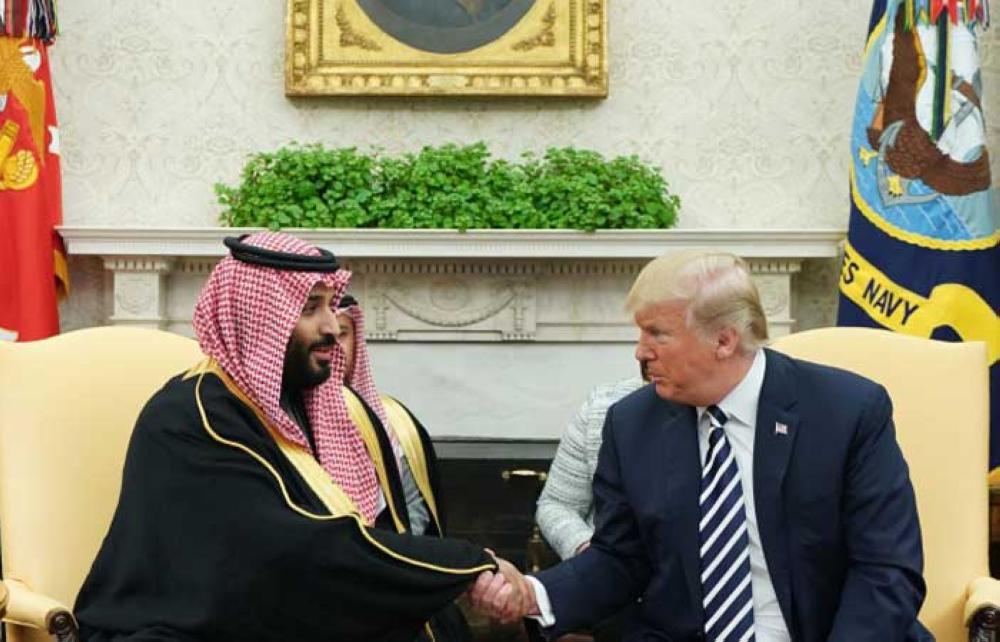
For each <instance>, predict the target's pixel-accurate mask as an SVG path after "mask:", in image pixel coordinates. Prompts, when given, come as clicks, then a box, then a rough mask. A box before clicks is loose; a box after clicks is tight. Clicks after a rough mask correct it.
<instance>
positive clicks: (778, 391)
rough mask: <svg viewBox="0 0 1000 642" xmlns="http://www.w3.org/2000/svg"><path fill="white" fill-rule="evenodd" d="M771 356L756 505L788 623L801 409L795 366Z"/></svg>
mask: <svg viewBox="0 0 1000 642" xmlns="http://www.w3.org/2000/svg"><path fill="white" fill-rule="evenodd" d="M765 354H766V357H767V367H766V370H765V372H764V384H763V387H762V388H761V391H760V401H759V403H758V406H757V428H756V431H755V436H754V453H753V485H754V504H755V508H756V512H757V527H758V529H759V530H760V540H761V546H762V547H763V549H764V557H765V559H766V560H767V568H768V572H769V573H770V575H771V583H772V584H773V585H774V591H775V593H776V594H777V597H778V603H779V605H780V606H781V612H782V613H783V614H784V616H785V622H786V623H791V622H793V619H792V617H791V616H792V610H791V605H792V594H791V580H790V577H789V562H788V542H787V532H786V528H785V525H786V524H787V519H786V516H785V502H784V499H783V497H782V483H783V481H784V479H785V472H786V471H787V469H788V459H789V457H790V456H791V453H792V446H793V445H794V442H795V436H796V434H797V433H798V428H799V416H798V414H797V413H796V411H795V404H796V401H797V392H796V386H795V382H796V379H795V374H794V372H793V370H794V367H795V366H794V363H793V362H792V361H791V360H789V359H788V358H787V357H784V356H782V355H780V354H778V353H775V352H772V351H771V350H766V351H765Z"/></svg>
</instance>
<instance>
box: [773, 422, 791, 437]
mask: <svg viewBox="0 0 1000 642" xmlns="http://www.w3.org/2000/svg"><path fill="white" fill-rule="evenodd" d="M774 434H776V435H787V434H788V425H787V424H783V423H781V422H780V421H776V422H774Z"/></svg>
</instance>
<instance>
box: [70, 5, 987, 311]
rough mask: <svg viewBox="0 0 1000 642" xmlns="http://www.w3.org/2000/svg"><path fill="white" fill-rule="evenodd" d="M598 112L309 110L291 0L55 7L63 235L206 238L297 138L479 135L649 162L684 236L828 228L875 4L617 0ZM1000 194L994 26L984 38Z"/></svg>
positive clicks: (810, 296)
mask: <svg viewBox="0 0 1000 642" xmlns="http://www.w3.org/2000/svg"><path fill="white" fill-rule="evenodd" d="M608 1H609V4H610V6H609V23H610V38H609V40H610V54H611V64H610V71H611V93H610V97H609V98H608V99H606V100H603V101H558V100H534V99H523V100H514V101H509V100H503V101H501V100H485V99H475V100H470V99H462V100H443V99H429V100H428V99H423V100H408V99H389V100H368V99H361V98H353V99H318V100H316V99H297V100H290V99H288V98H285V96H284V94H283V89H282V76H281V73H282V72H281V70H282V64H283V41H282V39H283V16H284V2H283V1H282V0H269V1H267V2H260V1H257V0H214V1H213V2H205V1H204V0H156V1H149V2H121V1H119V0H86V2H83V1H76V2H64V3H62V4H60V7H59V8H60V11H61V14H60V27H61V28H62V30H63V35H62V36H61V38H60V39H59V41H58V43H57V45H56V47H55V48H54V49H53V60H54V76H55V82H56V93H57V101H58V105H57V106H58V109H59V116H60V119H61V121H62V154H63V167H64V182H65V197H66V198H65V201H66V205H65V221H66V223H67V224H68V225H125V226H173V225H178V226H202V225H214V224H215V221H216V217H217V214H218V207H217V206H216V205H215V197H214V195H213V193H212V184H213V183H214V182H216V181H224V182H233V181H235V180H237V177H238V174H239V170H240V167H241V165H242V163H243V160H244V158H245V157H246V155H247V154H248V153H250V152H253V151H255V150H263V149H272V148H274V147H276V146H279V145H282V144H285V143H287V142H289V141H291V140H299V141H323V142H325V143H327V144H331V145H359V146H363V147H365V146H371V145H377V146H380V147H383V148H385V149H387V150H390V151H400V150H412V149H417V148H419V147H420V146H421V145H424V144H429V143H440V142H443V141H460V142H464V141H472V140H477V139H483V140H486V141H488V142H489V143H490V145H491V146H492V148H493V149H494V150H495V151H496V152H498V153H500V154H503V155H506V156H515V155H517V154H518V153H519V152H521V151H522V150H525V149H531V150H536V151H538V150H542V149H544V148H545V147H546V146H549V145H581V146H590V147H595V148H597V149H599V150H601V151H603V152H605V153H608V154H633V153H634V154H639V155H640V156H642V157H643V158H645V159H647V160H650V161H653V162H655V163H657V164H659V165H661V166H662V167H663V173H664V175H665V176H666V177H667V179H668V180H669V182H670V184H671V186H672V188H673V189H674V190H675V191H676V192H677V193H679V194H680V195H681V197H682V199H683V210H682V213H681V218H680V226H681V227H685V228H727V227H728V228H759V227H763V228H790V227H791V228H795V227H800V228H811V227H818V228H828V227H844V226H846V220H847V192H846V188H847V159H848V157H847V153H848V152H847V140H848V139H847V136H848V129H849V126H850V121H851V116H852V105H853V101H854V95H855V91H856V89H857V82H858V67H859V58H860V56H859V52H860V49H861V46H862V44H863V42H862V41H863V39H864V34H865V29H866V25H867V21H868V14H869V11H870V2H869V0H847V1H845V2H825V3H818V2H804V1H802V0H795V1H793V0H775V1H773V2H759V1H756V0H754V1H751V0H726V2H722V3H714V4H707V5H706V4H705V3H698V2H680V1H679V0H608ZM981 45H982V59H983V82H984V86H985V91H986V96H985V98H986V100H985V104H986V108H987V109H986V114H987V118H988V119H989V123H990V124H991V129H990V139H991V141H992V146H991V149H992V150H993V151H994V154H993V176H994V181H995V183H997V184H1000V161H998V160H997V159H1000V29H998V28H997V27H994V28H993V29H992V30H990V31H987V32H985V33H984V34H983V36H982V39H981ZM71 267H72V271H73V277H74V280H75V285H76V292H77V296H75V297H73V299H71V300H70V301H69V302H68V303H67V304H66V305H64V306H63V325H64V328H66V329H70V328H75V327H81V326H86V325H94V324H97V323H102V322H103V319H105V318H106V316H107V312H108V295H107V292H106V290H105V281H106V277H105V276H104V275H103V274H102V271H101V266H100V263H99V261H98V260H97V259H93V258H83V259H74V260H73V261H72V262H71ZM835 278H836V266H835V264H834V262H832V261H812V262H808V263H807V265H806V266H805V269H804V272H803V274H802V275H801V276H800V277H799V279H798V284H797V286H796V288H797V297H796V298H797V302H798V303H797V308H798V309H797V310H795V311H793V312H794V314H795V316H796V318H798V319H799V327H815V326H818V325H825V324H828V323H830V322H832V320H833V315H834V310H835V296H834V294H833V293H834V292H835V287H836V284H835Z"/></svg>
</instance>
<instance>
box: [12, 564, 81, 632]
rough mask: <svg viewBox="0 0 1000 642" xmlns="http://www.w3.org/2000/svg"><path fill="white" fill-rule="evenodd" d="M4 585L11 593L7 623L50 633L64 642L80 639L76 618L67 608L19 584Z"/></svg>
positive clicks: (13, 581)
mask: <svg viewBox="0 0 1000 642" xmlns="http://www.w3.org/2000/svg"><path fill="white" fill-rule="evenodd" d="M2 584H3V585H4V586H5V589H6V592H7V607H6V609H4V610H3V613H2V615H3V621H4V622H9V623H10V624H16V625H19V626H26V627H30V628H33V629H41V630H43V631H47V632H48V633H49V634H51V635H54V636H56V638H57V639H58V640H60V642H62V641H64V640H65V641H69V640H77V639H79V629H78V627H77V624H76V618H74V617H73V612H72V611H71V610H70V609H68V608H67V607H66V606H64V605H62V604H60V603H59V602H57V601H56V600H54V599H52V598H50V597H48V596H45V595H42V594H41V593H36V592H35V591H32V590H31V589H30V588H28V587H27V586H26V585H25V584H24V583H23V582H20V581H18V580H12V579H5V580H3V583H2Z"/></svg>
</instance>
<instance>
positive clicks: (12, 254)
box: [0, 35, 69, 341]
mask: <svg viewBox="0 0 1000 642" xmlns="http://www.w3.org/2000/svg"><path fill="white" fill-rule="evenodd" d="M61 222H62V189H61V184H60V174H59V130H58V126H57V123H56V111H55V105H54V104H53V100H52V80H51V77H50V75H49V57H48V48H47V45H46V44H45V42H44V41H43V40H41V39H37V38H31V37H18V36H9V35H0V339H8V340H19V341H31V340H34V339H42V338H44V337H48V336H51V335H53V334H57V333H58V332H59V313H58V308H57V300H58V297H59V296H60V295H64V294H66V293H67V292H68V290H69V274H68V271H67V268H66V255H65V250H64V248H63V245H62V241H61V239H60V238H59V235H58V234H57V233H56V231H55V226H56V225H59V224H60V223H61Z"/></svg>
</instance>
